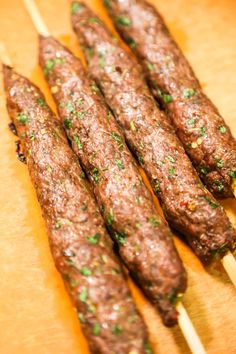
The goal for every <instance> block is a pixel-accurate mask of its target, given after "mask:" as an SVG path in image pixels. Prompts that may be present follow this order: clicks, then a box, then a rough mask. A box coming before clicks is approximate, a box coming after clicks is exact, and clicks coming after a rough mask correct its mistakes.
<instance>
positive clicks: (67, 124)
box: [64, 118, 72, 129]
mask: <svg viewBox="0 0 236 354" xmlns="http://www.w3.org/2000/svg"><path fill="white" fill-rule="evenodd" d="M64 125H65V127H66V128H67V129H70V128H71V127H72V120H71V119H69V118H66V119H65V120H64Z"/></svg>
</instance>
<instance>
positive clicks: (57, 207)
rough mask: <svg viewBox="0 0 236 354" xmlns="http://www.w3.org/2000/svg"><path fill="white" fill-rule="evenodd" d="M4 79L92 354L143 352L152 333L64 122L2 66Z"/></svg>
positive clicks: (56, 255) (35, 90)
mask: <svg viewBox="0 0 236 354" xmlns="http://www.w3.org/2000/svg"><path fill="white" fill-rule="evenodd" d="M4 80H5V91H6V94H7V106H8V111H9V114H10V117H11V118H12V120H13V123H14V124H15V126H16V129H17V133H18V136H19V138H20V140H21V145H22V149H23V153H24V155H25V157H26V160H27V165H28V169H29V173H30V176H31V179H32V182H33V184H34V186H35V189H36V192H37V197H38V200H39V203H40V205H41V208H42V211H43V216H44V219H45V221H46V226H47V230H48V236H49V241H50V246H51V250H52V254H53V258H54V262H55V264H56V267H57V269H58V271H59V272H60V274H61V275H62V277H63V279H64V282H65V285H66V288H67V291H68V293H69V295H70V297H71V299H72V301H73V304H74V307H75V309H76V312H77V315H78V318H79V320H80V322H81V325H82V328H83V331H84V333H85V336H86V338H87V340H88V342H89V346H90V350H91V352H92V353H94V354H98V353H99V354H111V353H113V354H121V353H123V354H127V353H129V354H131V353H137V354H138V353H140V354H144V353H145V346H146V340H147V333H146V327H145V325H144V322H143V320H142V318H141V316H140V314H139V313H138V311H137V309H136V307H135V304H134V302H133V300H132V297H131V295H130V291H129V289H128V286H127V284H126V281H125V278H124V274H123V272H122V269H121V266H120V263H119V261H118V259H117V258H116V256H115V255H114V253H113V243H112V241H111V239H110V237H109V235H108V233H107V231H106V228H105V226H104V221H103V219H102V217H101V215H100V212H99V209H98V207H97V205H96V203H95V199H94V197H93V196H92V195H91V192H90V191H89V190H88V188H87V186H86V182H85V180H84V176H83V171H82V169H81V167H80V165H79V164H78V161H77V157H76V156H75V154H74V153H73V152H72V150H71V149H70V147H69V145H68V142H67V139H66V136H65V134H64V131H63V129H62V127H61V124H60V122H59V120H58V119H57V118H56V117H55V115H54V114H53V113H52V111H51V110H50V108H49V107H48V105H47V104H46V102H45V99H44V97H43V95H42V93H41V92H40V91H39V89H38V88H37V87H36V86H34V85H33V84H32V83H31V82H30V81H28V80H27V79H26V78H24V77H22V76H20V75H18V74H17V73H15V72H14V71H13V70H12V69H11V68H10V67H7V66H4ZM87 183H88V182H87Z"/></svg>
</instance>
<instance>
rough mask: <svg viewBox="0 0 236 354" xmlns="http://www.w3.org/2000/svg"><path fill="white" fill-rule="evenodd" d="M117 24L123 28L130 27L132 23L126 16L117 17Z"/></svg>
mask: <svg viewBox="0 0 236 354" xmlns="http://www.w3.org/2000/svg"><path fill="white" fill-rule="evenodd" d="M116 22H117V23H118V24H119V25H121V26H129V25H131V21H130V19H129V18H128V17H125V16H117V18H116Z"/></svg>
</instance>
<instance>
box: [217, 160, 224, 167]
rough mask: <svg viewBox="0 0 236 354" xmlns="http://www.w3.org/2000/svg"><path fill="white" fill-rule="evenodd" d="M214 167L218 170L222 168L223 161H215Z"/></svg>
mask: <svg viewBox="0 0 236 354" xmlns="http://www.w3.org/2000/svg"><path fill="white" fill-rule="evenodd" d="M216 166H217V167H218V168H223V167H224V161H223V160H217V161H216Z"/></svg>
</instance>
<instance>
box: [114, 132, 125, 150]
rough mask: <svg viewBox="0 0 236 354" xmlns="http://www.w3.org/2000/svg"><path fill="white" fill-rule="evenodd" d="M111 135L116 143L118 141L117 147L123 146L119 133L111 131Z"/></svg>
mask: <svg viewBox="0 0 236 354" xmlns="http://www.w3.org/2000/svg"><path fill="white" fill-rule="evenodd" d="M111 136H112V138H113V139H114V140H115V141H117V143H118V148H119V149H120V148H122V147H123V146H124V144H123V142H122V138H121V136H120V135H118V134H116V133H115V132H112V133H111Z"/></svg>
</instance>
